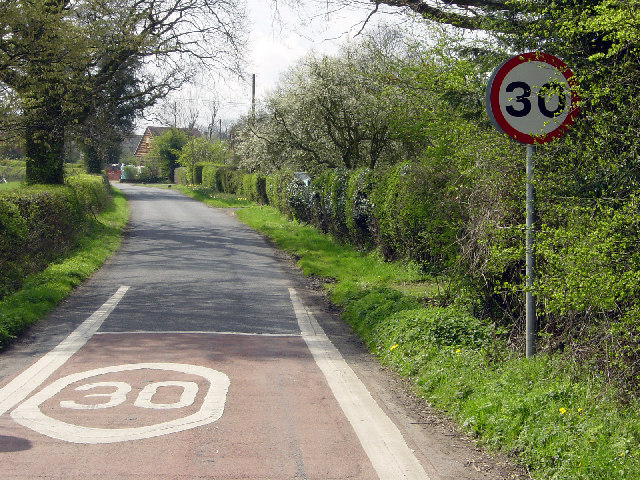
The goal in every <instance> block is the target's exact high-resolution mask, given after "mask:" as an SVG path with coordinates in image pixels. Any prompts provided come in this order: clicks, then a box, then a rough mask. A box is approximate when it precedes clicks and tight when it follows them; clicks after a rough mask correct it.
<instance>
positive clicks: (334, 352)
mask: <svg viewBox="0 0 640 480" xmlns="http://www.w3.org/2000/svg"><path fill="white" fill-rule="evenodd" d="M289 296H290V297H291V303H292V305H293V310H294V312H295V315H296V318H297V319H298V325H299V326H300V331H301V333H302V338H303V339H304V341H305V342H306V344H307V346H308V348H309V350H310V351H311V354H312V355H313V358H314V360H315V362H316V364H317V365H318V367H319V368H320V370H321V371H322V373H323V374H324V376H325V378H326V380H327V383H328V384H329V387H330V388H331V391H332V392H333V395H334V397H335V398H336V400H337V401H338V403H339V404H340V408H342V411H343V412H344V414H345V416H346V417H347V419H348V420H349V423H350V424H351V426H352V427H353V429H354V431H355V433H356V435H357V436H358V439H359V440H360V443H361V445H362V447H363V449H364V450H365V452H366V454H367V456H368V457H369V460H370V461H371V464H372V465H373V468H374V469H375V471H376V473H377V474H378V477H379V478H380V480H399V479H406V480H429V476H428V475H427V473H426V472H425V470H424V468H423V467H422V465H421V464H420V462H419V461H418V459H417V458H416V456H415V455H414V454H413V451H412V450H411V449H410V448H409V447H408V445H407V443H406V442H405V440H404V438H403V436H402V433H401V432H400V430H399V429H398V427H397V426H396V424H395V423H393V422H392V421H391V419H390V418H389V417H388V416H387V415H386V414H385V413H384V411H383V410H382V409H381V408H380V406H379V405H378V404H377V402H376V401H375V400H374V398H373V397H372V396H371V393H369V391H368V390H367V387H365V385H364V384H363V383H362V382H361V381H360V379H359V378H358V376H357V375H356V374H355V372H354V371H353V370H352V369H351V367H350V366H349V365H348V364H347V362H346V361H345V360H344V358H343V357H342V354H341V353H340V352H339V351H338V349H337V348H336V347H335V346H334V345H333V343H332V342H331V340H329V337H327V335H326V334H325V332H324V330H323V329H322V327H321V326H320V324H319V323H318V322H317V321H316V319H315V318H314V316H313V314H312V313H311V312H309V311H308V310H307V309H306V307H305V306H304V304H303V303H302V302H301V301H300V299H299V298H298V294H297V292H296V290H295V289H294V288H289Z"/></svg>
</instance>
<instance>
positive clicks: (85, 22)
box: [0, 0, 243, 184]
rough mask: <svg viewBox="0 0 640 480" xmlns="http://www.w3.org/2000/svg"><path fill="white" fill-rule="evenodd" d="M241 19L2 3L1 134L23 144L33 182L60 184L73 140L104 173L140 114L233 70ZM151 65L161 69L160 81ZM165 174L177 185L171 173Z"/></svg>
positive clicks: (199, 12) (201, 10)
mask: <svg viewBox="0 0 640 480" xmlns="http://www.w3.org/2000/svg"><path fill="white" fill-rule="evenodd" d="M238 12H239V10H238V8H237V6H236V4H235V2H234V1H231V2H227V3H225V4H221V3H215V2H213V1H212V0H199V1H198V2H183V1H178V2H174V3H173V4H167V3H164V2H160V3H158V2H156V1H155V0H141V1H115V0H105V1H102V0H101V1H96V0H77V1H73V2H70V1H68V0H47V1H32V0H29V1H11V2H4V3H3V8H2V9H1V10H0V30H1V31H2V32H3V34H2V36H0V65H1V66H2V68H0V83H1V84H2V88H3V95H2V99H1V102H0V108H1V111H2V115H0V122H1V123H2V124H1V125H0V130H2V131H7V130H11V133H13V134H19V135H24V139H25V150H26V156H27V158H28V160H27V169H26V176H27V182H28V183H29V184H37V183H42V184H50V183H51V184H62V183H63V181H64V170H63V161H64V143H65V138H66V137H67V136H68V135H69V134H73V136H75V137H76V138H78V139H80V141H81V143H82V144H83V145H84V147H85V150H86V154H87V156H86V159H87V166H88V167H89V169H90V170H91V171H99V170H100V167H101V162H103V161H105V160H107V159H108V158H109V157H112V156H113V155H114V150H115V147H116V145H117V143H118V141H119V140H120V138H121V136H122V134H123V132H124V131H125V130H127V128H128V127H130V126H131V125H132V122H133V119H134V118H135V116H136V114H138V113H140V112H141V111H142V110H143V109H144V108H145V107H148V106H150V105H153V104H154V103H156V102H157V100H158V99H160V98H163V97H165V96H166V95H168V93H169V92H171V91H173V90H175V89H176V88H178V87H180V86H182V85H184V83H185V81H186V80H187V78H189V77H190V75H192V74H193V73H194V71H195V70H194V69H195V68H196V66H200V67H203V66H209V67H211V66H212V65H214V64H215V66H216V68H217V69H219V68H221V67H222V68H225V66H226V65H228V66H229V67H228V68H229V69H230V70H233V69H234V68H236V62H234V60H237V53H238V51H239V50H241V48H242V47H241V45H242V43H243V39H242V36H243V35H242V31H243V30H242V26H241V18H242V15H240V14H238ZM213 45H216V47H215V48H214V47H213ZM222 45H226V47H229V48H226V47H223V48H221V46H222ZM150 59H153V61H155V62H158V63H157V65H158V66H159V68H157V69H155V70H154V72H153V73H150V72H149V71H148V69H147V67H148V65H149V60H150ZM167 170H168V174H169V175H170V176H171V177H173V165H172V164H169V165H168V166H167Z"/></svg>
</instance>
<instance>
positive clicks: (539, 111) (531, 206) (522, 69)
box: [485, 52, 579, 357]
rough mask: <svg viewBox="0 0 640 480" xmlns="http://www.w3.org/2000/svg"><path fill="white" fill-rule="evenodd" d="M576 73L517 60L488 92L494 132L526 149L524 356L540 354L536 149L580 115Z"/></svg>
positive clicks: (533, 55)
mask: <svg viewBox="0 0 640 480" xmlns="http://www.w3.org/2000/svg"><path fill="white" fill-rule="evenodd" d="M576 87H577V84H576V81H575V77H574V76H573V73H572V72H571V70H570V69H569V67H567V66H566V65H565V64H564V63H563V62H562V61H561V60H559V59H557V58H556V57H554V56H552V55H549V54H546V53H540V52H530V53H524V54H522V55H516V56H515V57H512V58H510V59H509V60H507V61H505V62H503V63H502V64H500V65H499V66H498V68H496V69H495V71H494V72H493V74H492V75H491V77H490V78H489V83H488V84H487V90H486V97H485V100H486V106H487V113H488V114H489V118H490V120H491V123H493V125H494V127H496V129H497V130H498V131H500V132H502V133H504V134H506V135H508V136H510V137H511V138H513V139H514V140H516V141H518V142H520V143H524V144H526V145H527V167H526V168H527V171H526V176H527V185H526V190H527V198H526V204H527V206H526V222H527V223H526V226H527V228H526V281H525V285H526V292H525V295H526V298H525V301H526V355H527V357H531V356H533V355H535V353H536V342H535V339H536V333H537V320H536V302H535V295H534V294H533V288H534V284H535V279H536V270H535V190H534V181H533V180H534V176H533V175H534V165H535V161H534V154H535V149H536V147H535V145H537V144H543V143H547V142H550V141H552V140H554V139H556V138H559V137H560V136H562V135H563V134H564V133H565V132H566V131H567V130H568V129H569V127H570V125H571V124H572V123H573V121H574V120H575V118H576V116H577V115H578V105H577V104H578V100H579V99H578V96H577V94H576Z"/></svg>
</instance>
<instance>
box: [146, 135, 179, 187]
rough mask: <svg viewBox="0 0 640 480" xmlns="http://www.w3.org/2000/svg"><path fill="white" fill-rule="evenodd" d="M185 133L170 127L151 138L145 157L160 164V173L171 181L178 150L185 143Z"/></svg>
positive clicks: (176, 162)
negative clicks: (149, 147) (149, 148)
mask: <svg viewBox="0 0 640 480" xmlns="http://www.w3.org/2000/svg"><path fill="white" fill-rule="evenodd" d="M187 141H188V138H187V134H186V133H185V132H184V131H183V130H180V129H177V128H170V129H169V130H167V131H166V132H164V133H162V135H160V136H158V137H156V138H154V139H153V143H152V145H151V150H149V153H147V157H149V158H150V159H152V162H153V161H157V162H158V163H159V164H160V174H161V176H163V177H167V178H168V179H169V181H170V182H173V172H174V170H175V169H176V167H177V166H178V157H179V155H180V151H181V150H182V148H183V147H184V146H185V145H186V144H187Z"/></svg>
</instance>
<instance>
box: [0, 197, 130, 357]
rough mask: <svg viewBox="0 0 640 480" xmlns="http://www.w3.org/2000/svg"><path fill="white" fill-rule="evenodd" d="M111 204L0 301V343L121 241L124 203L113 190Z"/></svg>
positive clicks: (77, 281) (36, 316) (61, 295)
mask: <svg viewBox="0 0 640 480" xmlns="http://www.w3.org/2000/svg"><path fill="white" fill-rule="evenodd" d="M113 199H114V200H113V203H112V205H111V206H110V207H109V208H108V209H107V210H106V211H104V212H102V213H100V214H99V215H97V218H96V220H97V221H93V222H91V223H90V224H89V228H88V230H87V232H86V234H85V235H84V236H83V237H81V238H80V239H79V241H78V244H77V246H76V248H75V249H74V250H73V251H72V252H71V253H70V254H69V255H68V256H66V257H65V258H64V259H63V260H60V261H58V262H55V263H52V264H50V265H49V266H48V267H47V268H46V269H45V270H44V271H42V272H39V273H36V274H33V275H29V276H28V277H27V278H26V279H25V281H24V283H23V286H22V288H21V289H20V290H19V291H17V292H15V293H13V294H12V295H9V296H7V297H5V298H4V299H3V300H2V301H1V302H0V346H6V344H7V343H8V342H10V341H11V340H12V339H13V338H15V337H16V336H17V335H18V334H19V333H21V332H22V331H23V330H24V329H25V328H27V327H28V326H29V325H31V324H33V323H34V322H36V321H38V320H39V319H41V318H43V317H44V316H45V315H46V314H47V313H49V312H50V311H51V310H52V309H53V308H54V307H55V306H56V305H57V304H58V303H60V301H62V300H63V299H64V298H65V297H66V296H67V295H69V293H70V292H71V291H72V289H73V288H74V287H76V286H77V285H79V284H80V282H82V281H83V280H84V279H86V278H87V277H88V276H89V275H91V273H93V272H94V271H96V270H97V269H98V268H100V266H101V265H102V264H103V263H104V261H105V260H106V259H107V257H109V255H111V254H112V253H113V252H114V251H115V250H117V248H118V247H119V246H120V243H121V231H122V229H123V227H124V226H125V224H126V222H127V219H128V208H127V203H126V200H125V198H124V195H122V194H121V193H120V192H119V191H114V194H113Z"/></svg>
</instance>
